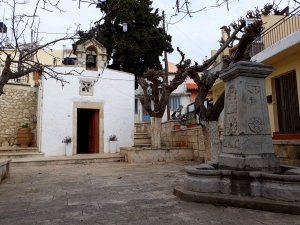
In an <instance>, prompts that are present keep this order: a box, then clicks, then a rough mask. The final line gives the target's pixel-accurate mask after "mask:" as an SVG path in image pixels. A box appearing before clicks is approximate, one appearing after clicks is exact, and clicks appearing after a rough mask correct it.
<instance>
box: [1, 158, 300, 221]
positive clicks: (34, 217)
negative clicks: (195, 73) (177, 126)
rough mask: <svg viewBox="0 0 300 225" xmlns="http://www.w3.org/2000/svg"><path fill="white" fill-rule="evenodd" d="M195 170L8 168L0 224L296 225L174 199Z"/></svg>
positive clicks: (179, 166)
mask: <svg viewBox="0 0 300 225" xmlns="http://www.w3.org/2000/svg"><path fill="white" fill-rule="evenodd" d="M194 164H195V162H181V163H155V164H128V163H122V162H119V163H102V164H96V163H92V164H73V165H63V166H40V167H38V166H31V167H13V168H11V177H10V178H8V179H6V180H5V181H4V182H3V183H2V184H1V185H0V224H1V225H6V224H9V225H18V224H22V225H27V224H30V225H31V224H34V225H41V224H64V225H65V224H72V225H73V224H74V225H77V224H107V225H110V224H118V225H119V224H141V225H143V224H147V225H148V224H149V225H151V224H155V225H157V224H174V225H176V224H180V225H183V224H189V225H192V224H199V225H202V224H210V225H212V224H214V225H237V224H238V225H241V224H245V225H250V224H251V225H254V224H264V225H266V224H272V225H276V224H278V225H289V224H299V225H300V216H295V215H287V214H277V213H271V212H265V211H256V210H249V209H241V208H233V207H227V208H226V207H215V206H213V205H208V204H196V203H191V202H185V201H182V200H180V199H178V198H177V197H175V196H174V195H173V194H172V192H173V187H175V186H178V185H182V184H183V178H184V174H185V172H184V167H185V166H187V165H194Z"/></svg>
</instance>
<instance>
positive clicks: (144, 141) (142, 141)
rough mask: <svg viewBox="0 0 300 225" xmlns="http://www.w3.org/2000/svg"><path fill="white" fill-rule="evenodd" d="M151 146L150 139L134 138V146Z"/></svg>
mask: <svg viewBox="0 0 300 225" xmlns="http://www.w3.org/2000/svg"><path fill="white" fill-rule="evenodd" d="M139 144H151V138H135V139H134V145H139Z"/></svg>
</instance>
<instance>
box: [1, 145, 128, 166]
mask: <svg viewBox="0 0 300 225" xmlns="http://www.w3.org/2000/svg"><path fill="white" fill-rule="evenodd" d="M4 161H10V166H11V167H19V166H45V165H65V164H87V163H102V162H123V161H124V156H122V155H120V154H118V153H117V154H109V153H105V154H78V155H73V156H48V157H45V156H44V153H41V152H39V149H38V147H28V148H21V147H18V146H16V147H0V164H1V162H4Z"/></svg>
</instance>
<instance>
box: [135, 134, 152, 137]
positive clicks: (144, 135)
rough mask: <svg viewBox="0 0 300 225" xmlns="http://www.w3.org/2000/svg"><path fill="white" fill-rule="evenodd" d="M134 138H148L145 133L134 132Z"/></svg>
mask: <svg viewBox="0 0 300 225" xmlns="http://www.w3.org/2000/svg"><path fill="white" fill-rule="evenodd" d="M134 138H149V137H148V134H147V133H134Z"/></svg>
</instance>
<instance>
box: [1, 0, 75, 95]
mask: <svg viewBox="0 0 300 225" xmlns="http://www.w3.org/2000/svg"><path fill="white" fill-rule="evenodd" d="M59 2H60V1H52V0H43V1H37V3H36V5H35V7H34V9H33V12H32V14H30V15H27V14H20V13H17V8H18V7H22V6H24V5H26V4H29V2H28V1H26V0H9V1H5V0H0V5H6V6H8V7H9V8H10V9H11V29H12V37H11V38H8V36H7V35H6V34H5V35H3V33H2V36H0V54H1V55H2V56H4V57H1V58H0V65H1V70H2V71H1V70H0V71H1V75H0V96H1V95H2V94H5V93H4V90H3V88H4V85H5V84H7V83H8V81H9V80H10V79H17V78H20V77H23V76H25V75H28V74H30V73H33V72H37V73H39V74H40V75H41V74H42V73H43V74H47V75H48V77H50V78H53V79H56V80H57V81H59V82H61V84H62V85H64V83H65V82H66V81H65V80H64V78H63V75H73V74H75V73H78V72H76V71H68V72H66V73H63V74H62V73H58V72H56V71H55V70H54V67H55V65H52V66H50V65H44V64H42V63H41V62H40V60H39V58H38V55H37V53H38V52H39V51H46V50H48V51H47V54H49V55H50V56H51V57H53V58H54V61H58V60H59V59H58V58H57V57H55V56H53V55H51V47H52V46H53V45H54V44H56V43H57V42H59V41H63V40H74V39H76V38H78V35H77V33H78V28H79V27H78V26H77V27H76V28H75V30H74V31H71V30H70V28H68V29H67V30H66V34H65V35H64V36H63V37H61V38H58V39H55V40H52V41H50V42H47V43H42V38H40V37H39V35H38V34H39V25H40V21H39V17H38V10H46V11H50V12H52V11H54V10H56V11H57V10H58V11H59V12H63V10H62V9H60V8H59V5H58V4H59ZM30 31H31V37H29V38H27V39H29V41H26V35H27V34H28V33H30ZM70 33H71V34H70ZM7 49H9V50H10V51H9V53H8V51H7ZM49 50H50V51H49Z"/></svg>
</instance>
